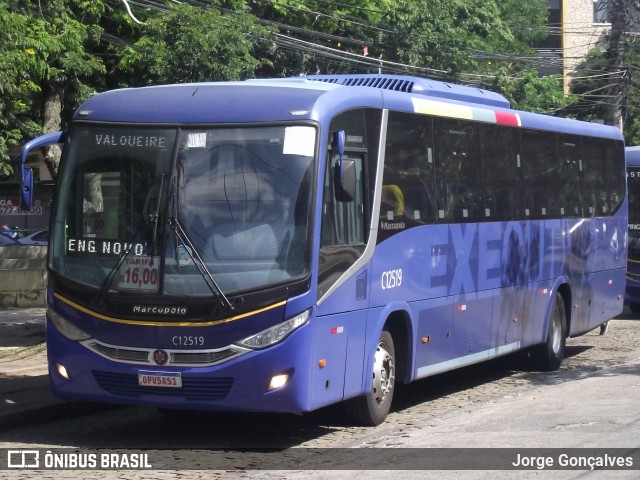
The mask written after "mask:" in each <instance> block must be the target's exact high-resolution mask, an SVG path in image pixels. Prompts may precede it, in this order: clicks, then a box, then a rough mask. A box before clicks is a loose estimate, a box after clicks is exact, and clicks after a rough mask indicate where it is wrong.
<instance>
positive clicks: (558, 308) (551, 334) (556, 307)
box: [531, 293, 567, 371]
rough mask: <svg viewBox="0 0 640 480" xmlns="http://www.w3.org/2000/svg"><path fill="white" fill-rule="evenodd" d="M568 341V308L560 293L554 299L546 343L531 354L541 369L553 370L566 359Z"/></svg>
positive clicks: (534, 349) (535, 348)
mask: <svg viewBox="0 0 640 480" xmlns="http://www.w3.org/2000/svg"><path fill="white" fill-rule="evenodd" d="M566 342H567V310H566V308H565V303H564V299H563V298H562V295H560V294H559V293H557V294H556V297H555V299H554V301H553V306H552V307H551V314H550V315H549V328H548V329H547V340H546V341H545V343H543V344H541V345H538V346H536V347H534V348H533V350H532V351H531V355H532V358H533V361H534V362H535V364H536V365H537V366H538V368H540V369H541V370H546V371H552V370H557V369H558V368H560V365H561V364H562V361H563V360H564V350H565V346H566Z"/></svg>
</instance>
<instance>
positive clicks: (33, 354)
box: [0, 308, 86, 430]
mask: <svg viewBox="0 0 640 480" xmlns="http://www.w3.org/2000/svg"><path fill="white" fill-rule="evenodd" d="M44 319H45V309H44V308H21V309H9V310H0V430H3V429H7V428H11V427H15V426H19V425H25V424H28V423H32V422H36V421H42V420H46V419H51V418H54V417H55V418H59V417H61V416H66V415H70V414H72V413H74V412H76V413H80V411H81V410H82V409H83V408H86V405H85V406H83V405H82V404H80V403H79V402H66V401H63V400H59V399H56V398H55V397H53V395H51V392H50V390H49V372H48V370H47V351H46V346H45V343H44V342H45V321H44Z"/></svg>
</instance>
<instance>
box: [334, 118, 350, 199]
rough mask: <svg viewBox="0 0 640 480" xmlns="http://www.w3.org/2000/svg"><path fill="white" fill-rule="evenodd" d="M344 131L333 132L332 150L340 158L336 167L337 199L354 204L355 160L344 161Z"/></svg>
mask: <svg viewBox="0 0 640 480" xmlns="http://www.w3.org/2000/svg"><path fill="white" fill-rule="evenodd" d="M345 137H346V135H345V133H344V130H338V131H337V132H333V141H332V145H331V149H332V150H334V151H335V150H337V152H338V155H339V156H340V158H339V159H338V163H336V165H335V167H334V174H333V176H334V185H335V197H336V200H337V201H339V202H352V201H353V200H354V199H355V198H356V166H355V162H354V161H353V160H345V159H344V143H345Z"/></svg>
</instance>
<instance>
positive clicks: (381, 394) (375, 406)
mask: <svg viewBox="0 0 640 480" xmlns="http://www.w3.org/2000/svg"><path fill="white" fill-rule="evenodd" d="M395 381H396V354H395V348H394V345H393V337H392V336H391V333H389V331H388V330H384V331H383V332H382V334H381V335H380V340H378V346H377V348H376V353H375V356H374V361H373V371H372V386H371V391H370V392H369V393H367V394H366V395H362V396H359V397H355V398H352V399H351V400H348V401H347V402H346V407H347V412H348V414H349V416H350V417H351V418H352V419H353V420H354V421H355V422H357V423H358V424H360V425H366V426H376V425H380V424H381V423H382V422H384V420H385V419H386V418H387V415H388V414H389V409H390V408H391V401H392V400H393V391H394V389H395Z"/></svg>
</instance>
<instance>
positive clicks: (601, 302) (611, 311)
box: [570, 269, 625, 336]
mask: <svg viewBox="0 0 640 480" xmlns="http://www.w3.org/2000/svg"><path fill="white" fill-rule="evenodd" d="M589 280H590V282H589V283H590V288H591V307H590V315H589V316H588V318H587V319H585V322H581V323H578V322H576V323H575V324H573V323H572V325H571V332H570V335H571V336H575V335H580V334H583V333H586V332H588V331H590V330H593V329H594V328H596V327H597V326H598V325H601V324H602V323H604V322H606V321H607V320H610V319H611V318H613V317H615V316H616V315H619V314H620V313H622V309H623V307H624V288H625V270H624V269H618V270H606V271H603V272H595V273H594V274H593V275H591V276H590V279H589ZM586 307H588V306H586ZM587 320H588V321H587Z"/></svg>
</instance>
